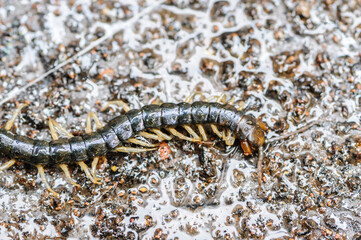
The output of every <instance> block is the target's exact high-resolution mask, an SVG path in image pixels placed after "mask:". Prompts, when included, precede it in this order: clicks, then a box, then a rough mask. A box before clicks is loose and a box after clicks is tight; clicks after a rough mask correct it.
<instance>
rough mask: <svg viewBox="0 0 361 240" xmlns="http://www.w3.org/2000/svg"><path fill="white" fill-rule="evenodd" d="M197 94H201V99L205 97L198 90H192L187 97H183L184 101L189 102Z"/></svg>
mask: <svg viewBox="0 0 361 240" xmlns="http://www.w3.org/2000/svg"><path fill="white" fill-rule="evenodd" d="M197 95H199V96H201V98H202V100H204V99H205V98H204V95H203V94H202V93H201V92H199V91H193V92H192V93H191V95H189V97H187V98H186V99H185V101H184V102H186V103H191V102H192V101H193V99H194V97H195V96H197Z"/></svg>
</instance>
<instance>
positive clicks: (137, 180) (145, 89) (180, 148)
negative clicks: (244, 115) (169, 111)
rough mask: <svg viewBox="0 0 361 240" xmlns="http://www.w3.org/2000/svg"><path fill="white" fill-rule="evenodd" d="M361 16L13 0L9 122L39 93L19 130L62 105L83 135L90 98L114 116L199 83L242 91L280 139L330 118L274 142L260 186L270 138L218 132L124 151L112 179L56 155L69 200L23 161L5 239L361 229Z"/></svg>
mask: <svg viewBox="0 0 361 240" xmlns="http://www.w3.org/2000/svg"><path fill="white" fill-rule="evenodd" d="M147 8H151V9H152V10H151V11H149V12H148V13H147V14H143V15H142V16H141V17H139V16H140V15H141V14H142V11H145V9H147ZM360 17H361V4H360V2H359V1H338V0H325V1H291V0H289V1H277V0H274V1H202V0H200V1H197V0H189V1H188V0H183V1H171V0H168V1H164V2H163V3H160V2H157V1H131V0H127V1H120V2H111V3H110V2H108V1H75V0H70V1H48V2H46V3H42V2H39V1H29V2H27V1H16V0H14V1H2V2H0V101H1V100H2V99H4V98H6V97H8V96H10V97H12V96H13V97H12V99H11V100H10V101H8V102H6V103H4V104H3V105H1V106H0V119H1V120H0V124H1V126H4V124H5V123H6V121H7V120H8V119H9V118H10V117H11V112H12V111H13V109H14V108H15V106H16V105H17V104H19V103H22V102H28V103H29V106H28V107H26V108H25V109H24V110H23V112H22V114H21V117H20V118H19V119H18V120H17V121H16V124H15V125H16V126H15V128H14V131H15V132H16V133H18V134H23V135H27V136H31V137H33V138H36V139H48V140H50V139H51V137H50V134H49V130H48V126H47V120H48V119H49V118H53V119H55V120H56V121H57V122H58V123H60V124H61V125H62V126H63V127H64V128H66V129H67V130H69V131H71V132H72V133H74V134H75V135H77V134H81V133H82V132H84V129H85V125H86V116H87V114H88V112H90V111H94V112H96V113H97V114H98V116H99V118H100V120H101V121H102V122H103V123H106V122H107V121H108V120H109V119H111V118H112V117H114V116H115V115H117V114H121V113H123V110H122V109H121V108H116V107H115V108H112V109H109V110H106V111H100V110H101V108H102V106H104V104H105V103H106V102H107V101H110V100H116V99H121V100H123V101H125V102H127V103H128V104H129V105H130V106H131V107H132V108H139V107H141V106H143V105H147V104H150V103H160V102H181V101H184V99H185V98H186V97H187V96H188V95H190V93H191V92H192V91H195V90H196V91H202V93H203V94H204V95H205V97H210V96H217V95H220V94H222V93H225V94H226V96H227V98H228V100H230V99H231V98H234V100H235V102H236V104H237V105H238V106H241V107H242V108H243V109H245V110H246V111H247V112H248V113H250V114H252V115H253V116H255V117H256V118H258V119H259V121H260V122H262V123H263V124H264V126H265V127H266V128H267V138H268V139H270V138H272V137H277V136H280V135H282V134H284V133H288V132H292V131H295V130H297V129H298V128H301V127H303V126H305V125H307V124H308V123H309V122H311V121H314V120H317V121H318V122H319V124H318V125H316V126H314V127H312V128H311V129H309V130H307V131H306V132H304V133H300V134H297V135H296V136H294V137H292V138H289V139H286V140H282V141H277V142H273V143H271V144H268V145H267V147H266V149H265V158H264V162H263V178H262V179H263V186H262V188H263V189H262V191H261V192H260V193H257V186H258V185H257V172H256V161H257V153H256V152H255V153H254V155H252V156H248V157H246V156H244V154H243V152H242V150H241V149H240V147H237V146H235V147H227V146H226V145H225V144H224V142H222V141H220V140H219V139H218V140H217V138H214V141H212V142H211V143H210V144H195V143H190V142H186V141H178V140H171V141H168V142H164V143H162V145H161V147H160V148H159V150H157V151H154V152H151V153H142V154H123V153H119V154H115V153H111V154H109V155H107V156H106V158H103V159H101V161H100V163H99V164H98V177H100V178H101V179H102V184H101V185H95V184H92V183H91V182H90V181H89V180H88V179H87V178H86V176H85V174H84V173H83V172H82V170H81V169H80V168H79V167H78V166H77V165H70V166H69V168H70V170H71V172H72V177H73V178H74V180H75V181H76V182H77V183H79V184H80V185H81V187H80V188H79V187H74V186H72V185H71V184H70V183H69V181H67V180H66V178H65V176H64V174H63V172H62V171H61V169H60V168H58V167H56V166H50V167H47V168H46V175H47V178H48V180H49V182H50V184H51V186H52V187H53V189H54V190H55V191H57V192H58V193H60V198H59V199H56V198H54V197H53V196H52V195H51V194H50V193H49V192H48V191H46V190H45V187H44V184H43V183H42V181H41V179H40V178H39V176H38V174H37V170H36V168H35V167H33V166H30V165H25V164H22V163H17V164H15V165H14V166H13V167H11V168H10V169H8V170H7V171H5V172H2V173H1V174H0V206H1V209H0V237H1V239H49V238H60V239H67V238H82V239H114V238H119V239H182V238H183V239H210V238H215V239H361V235H360V234H359V233H360V232H361V217H360V212H361V209H360V206H361V198H360V193H361V187H360V186H361V179H360V174H361V165H360V159H361V136H360V132H361V128H360V127H361V126H360V115H361V113H360V104H361V99H360V92H361V62H360V60H361V59H360V53H361V49H360V42H361V20H360ZM132 19H133V20H134V19H136V21H132ZM127 23H130V24H127ZM119 26H121V27H119ZM122 26H124V27H122ZM114 29H116V30H114ZM103 36H110V37H109V38H108V39H107V40H106V41H103V42H102V43H100V44H98V45H97V46H96V47H94V48H92V49H91V51H89V52H87V53H85V54H83V55H82V56H81V57H79V58H77V59H76V60H75V61H72V62H71V63H69V64H66V66H64V67H62V68H61V69H59V70H58V71H56V72H55V73H53V74H50V75H49V76H47V77H45V78H44V79H43V81H40V82H37V83H36V84H34V85H33V86H32V87H29V88H27V89H26V90H25V91H24V92H21V93H19V94H15V93H16V89H19V88H21V87H22V86H24V85H26V84H28V83H29V82H31V81H32V80H34V79H35V78H36V77H38V76H40V75H41V74H43V73H44V72H46V71H47V70H49V69H51V68H53V67H54V66H57V65H58V64H60V63H62V62H64V61H65V60H67V59H68V58H69V57H71V56H73V55H75V54H76V53H78V52H79V51H80V50H81V49H84V48H85V47H86V46H89V44H91V43H92V42H94V41H95V40H96V39H99V38H101V37H103ZM197 98H198V97H197ZM209 132H210V131H209ZM5 161H6V159H4V160H2V162H5ZM88 165H89V166H90V163H88Z"/></svg>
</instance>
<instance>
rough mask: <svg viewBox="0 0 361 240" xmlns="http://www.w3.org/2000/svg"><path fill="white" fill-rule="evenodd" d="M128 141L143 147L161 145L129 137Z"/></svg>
mask: <svg viewBox="0 0 361 240" xmlns="http://www.w3.org/2000/svg"><path fill="white" fill-rule="evenodd" d="M128 142H130V143H133V144H137V145H140V146H143V147H157V146H159V144H151V143H147V142H143V141H141V140H139V139H136V138H129V139H128Z"/></svg>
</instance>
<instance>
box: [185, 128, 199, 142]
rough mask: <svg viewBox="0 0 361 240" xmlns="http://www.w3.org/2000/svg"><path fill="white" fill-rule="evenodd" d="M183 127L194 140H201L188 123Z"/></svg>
mask: <svg viewBox="0 0 361 240" xmlns="http://www.w3.org/2000/svg"><path fill="white" fill-rule="evenodd" d="M183 128H184V129H185V130H186V131H187V132H188V133H189V134H190V135H192V137H193V139H194V140H196V141H201V140H202V139H201V138H200V136H198V134H197V133H196V132H195V131H194V130H193V128H191V126H189V125H183Z"/></svg>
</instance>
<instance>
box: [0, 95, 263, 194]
mask: <svg viewBox="0 0 361 240" xmlns="http://www.w3.org/2000/svg"><path fill="white" fill-rule="evenodd" d="M123 104H124V103H123ZM124 106H125V110H126V111H127V112H126V113H125V114H123V115H120V116H117V117H115V118H113V119H112V120H111V121H109V123H108V124H107V125H106V126H104V127H103V126H102V125H101V123H100V121H99V120H98V119H97V117H96V115H95V114H93V116H91V117H93V118H94V120H95V122H96V124H97V127H98V129H97V131H95V132H92V131H91V127H90V121H91V120H89V119H90V117H88V123H89V124H88V128H87V133H85V134H84V135H82V136H73V135H71V134H70V133H67V132H66V131H65V133H67V136H68V138H61V139H59V138H58V136H57V134H56V133H55V130H54V124H56V123H55V121H50V122H49V123H50V124H49V126H50V129H51V133H52V137H53V139H54V140H53V141H44V140H34V139H32V138H29V137H25V136H19V135H16V134H14V133H12V132H11V131H10V129H11V126H12V124H13V122H14V118H15V117H16V115H17V114H18V113H19V112H20V109H21V107H23V106H20V107H19V108H18V109H17V112H16V114H14V117H13V118H12V119H11V120H10V121H9V122H8V124H7V126H5V128H3V129H0V157H3V158H8V159H11V160H10V161H8V162H6V163H5V164H3V165H2V166H1V167H0V171H1V170H3V169H6V168H8V167H10V166H11V165H12V164H14V163H15V161H20V162H25V163H28V164H31V165H35V166H36V167H37V168H38V170H39V173H40V175H41V177H42V179H43V181H44V183H45V185H46V187H47V188H48V190H49V191H51V192H52V193H54V194H56V193H55V192H54V191H53V190H51V188H50V186H49V185H48V183H47V182H46V179H45V175H44V169H43V166H44V165H59V166H60V167H61V168H62V169H63V170H64V172H65V174H66V176H67V177H68V178H69V179H70V180H71V183H72V184H74V185H77V184H76V183H75V182H74V181H72V179H71V178H70V174H69V171H68V169H67V166H66V164H68V163H72V162H74V163H78V164H79V165H80V166H81V167H82V169H83V170H84V171H85V172H86V174H87V176H88V177H89V178H90V179H91V180H92V181H93V182H94V183H98V182H97V180H96V177H95V175H94V173H93V174H90V172H89V170H88V168H87V166H86V165H85V163H84V162H85V161H87V160H92V159H94V158H95V159H96V158H97V157H100V156H105V155H106V154H107V152H109V151H118V152H143V151H148V150H154V149H156V148H148V149H142V148H140V149H138V148H130V147H123V146H121V145H122V144H123V143H128V142H131V143H135V144H139V145H142V146H146V147H154V146H155V145H153V144H147V143H143V142H141V141H139V140H137V139H135V138H133V137H134V136H135V135H137V134H138V135H141V136H144V137H148V138H153V139H157V140H164V139H166V140H169V139H171V137H170V136H169V135H167V134H166V133H164V130H165V131H167V132H169V133H171V134H172V135H174V136H176V137H179V138H181V139H185V140H189V141H202V140H203V141H207V135H206V134H205V131H204V128H203V125H204V124H210V126H211V127H212V130H213V131H214V132H215V133H216V134H217V135H218V136H219V137H221V138H223V139H224V140H225V141H226V143H227V144H228V145H233V144H234V142H235V141H234V140H235V139H239V140H240V141H241V147H242V149H243V151H244V153H245V155H250V154H252V151H253V150H259V162H258V174H259V175H260V170H261V166H262V165H261V164H262V163H261V161H262V158H263V145H264V144H265V134H264V131H263V130H262V128H261V127H260V126H259V124H258V123H257V121H256V119H255V118H254V117H252V116H251V115H248V114H247V113H245V112H244V111H241V110H237V109H236V108H235V107H233V106H231V105H228V104H221V103H219V102H194V103H188V102H183V103H178V104H174V103H163V104H161V105H146V106H144V107H142V108H141V109H134V110H129V107H127V105H124ZM128 110H129V111H128ZM191 125H192V126H197V127H198V130H199V132H200V135H201V136H202V137H199V136H198V135H197V133H195V132H194V130H193V129H192V128H191V127H190V126H191ZM179 126H182V127H184V128H185V130H187V132H188V133H189V134H190V135H192V137H187V136H185V135H183V134H182V133H181V132H179V131H178V130H176V127H179ZM217 126H222V127H224V128H226V129H228V135H227V134H226V132H225V131H223V132H220V131H219V130H218V129H217ZM56 127H57V128H58V129H59V126H58V125H57V126H56ZM147 130H151V131H153V132H154V133H155V134H150V133H148V132H146V131H147ZM94 169H95V168H94ZM258 181H259V184H260V181H261V178H260V176H259V177H258Z"/></svg>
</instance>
